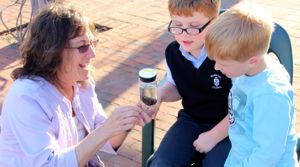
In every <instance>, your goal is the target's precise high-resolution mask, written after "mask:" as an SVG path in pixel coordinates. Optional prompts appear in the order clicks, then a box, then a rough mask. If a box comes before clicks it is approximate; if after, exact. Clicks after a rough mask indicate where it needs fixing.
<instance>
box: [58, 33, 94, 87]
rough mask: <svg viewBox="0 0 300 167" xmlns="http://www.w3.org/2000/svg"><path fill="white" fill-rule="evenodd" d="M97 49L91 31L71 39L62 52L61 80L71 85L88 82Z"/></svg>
mask: <svg viewBox="0 0 300 167" xmlns="http://www.w3.org/2000/svg"><path fill="white" fill-rule="evenodd" d="M95 47H96V39H95V37H94V36H93V34H92V33H91V32H90V31H89V30H87V32H86V33H84V34H83V35H80V36H77V37H75V38H73V39H71V40H70V41H69V45H68V47H66V48H65V49H64V50H63V52H62V64H61V66H60V67H59V70H58V73H57V75H58V78H59V80H60V81H61V82H68V83H69V84H73V83H74V82H77V81H84V80H87V79H88V78H89V72H90V67H91V59H92V58H95Z"/></svg>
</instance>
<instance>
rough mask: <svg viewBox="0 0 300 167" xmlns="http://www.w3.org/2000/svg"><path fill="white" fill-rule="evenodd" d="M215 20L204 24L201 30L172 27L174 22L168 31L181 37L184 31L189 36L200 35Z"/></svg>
mask: <svg viewBox="0 0 300 167" xmlns="http://www.w3.org/2000/svg"><path fill="white" fill-rule="evenodd" d="M212 20H213V19H211V20H209V21H208V22H207V23H206V24H204V25H203V26H202V27H200V28H196V27H188V28H180V27H171V24H172V20H171V21H170V23H169V26H168V31H169V32H170V33H172V34H174V35H179V34H182V33H183V31H185V32H186V33H187V34H189V35H198V34H200V33H201V32H202V31H203V30H204V29H205V28H206V27H207V26H208V24H209V23H210V22H211V21H212Z"/></svg>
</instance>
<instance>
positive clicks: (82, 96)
mask: <svg viewBox="0 0 300 167" xmlns="http://www.w3.org/2000/svg"><path fill="white" fill-rule="evenodd" d="M74 90H75V91H74V92H75V93H74V99H73V102H72V103H71V102H70V101H69V100H68V99H66V98H65V97H64V96H62V95H61V94H60V93H59V92H58V90H57V89H56V88H55V87H54V86H53V85H52V84H51V83H49V82H47V81H46V80H44V79H43V78H41V77H34V78H33V79H17V80H16V81H15V82H14V83H13V85H12V86H11V88H10V90H9V92H8V94H7V96H6V97H5V99H4V103H3V107H2V115H1V116H0V123H1V124H0V126H1V133H0V166H6V167H10V166H13V167H20V166H31V167H40V166H53V167H54V166H55V167H56V166H57V167H61V166H68V167H77V166H78V163H77V159H76V154H75V149H74V145H75V144H77V143H78V142H79V141H78V138H77V129H76V125H75V124H74V122H72V121H71V120H72V119H71V117H72V114H71V113H72V108H73V109H74V111H75V113H76V117H77V118H78V120H79V121H80V122H81V123H82V124H83V125H84V127H85V129H86V130H87V131H88V132H91V131H92V130H94V129H95V128H96V127H98V126H101V125H102V124H103V122H104V121H105V119H106V116H105V113H104V111H103V109H102V106H101V104H100V103H99V101H98V99H97V95H96V93H95V84H94V81H93V80H90V81H89V84H88V86H87V87H82V86H81V85H79V84H75V85H74ZM102 150H103V151H106V152H109V153H115V152H114V150H113V149H112V147H111V144H110V143H108V142H107V143H106V144H105V145H104V146H103V148H102Z"/></svg>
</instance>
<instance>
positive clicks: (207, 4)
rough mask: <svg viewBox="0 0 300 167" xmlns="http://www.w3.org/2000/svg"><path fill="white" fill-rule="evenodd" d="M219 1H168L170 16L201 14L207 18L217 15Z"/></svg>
mask: <svg viewBox="0 0 300 167" xmlns="http://www.w3.org/2000/svg"><path fill="white" fill-rule="evenodd" d="M220 5H221V0H169V6H168V8H169V12H170V15H178V16H192V15H193V12H201V13H203V14H204V15H205V16H206V17H208V18H214V17H216V16H217V15H218V14H219V10H220Z"/></svg>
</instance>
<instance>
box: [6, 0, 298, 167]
mask: <svg viewBox="0 0 300 167" xmlns="http://www.w3.org/2000/svg"><path fill="white" fill-rule="evenodd" d="M68 1H69V2H70V3H72V4H74V5H75V6H78V7H79V8H80V9H83V10H84V11H85V12H86V13H87V15H88V16H89V17H90V18H91V19H92V20H93V21H94V22H95V23H98V24H100V25H103V26H107V27H110V28H111V29H110V30H108V31H105V32H101V33H97V37H98V38H99V39H100V46H98V47H97V57H96V59H95V60H94V67H95V69H94V73H93V74H94V77H95V80H96V91H97V93H98V97H99V100H100V101H101V103H102V104H103V107H104V108H105V111H106V112H107V114H108V115H109V114H110V113H111V112H112V111H113V109H114V108H115V107H116V106H118V105H130V104H134V103H135V102H136V101H137V100H138V97H139V95H138V85H137V72H138V70H139V69H141V68H143V67H155V68H157V69H158V79H160V78H162V76H163V74H164V72H165V64H164V63H165V62H164V50H165V47H166V45H167V44H168V43H169V42H170V41H172V40H173V38H172V37H171V35H169V34H168V33H167V31H166V28H167V24H168V22H169V14H168V11H167V0H122V1H117V0H105V1H103V0H89V1H76V0H68ZM238 1H239V0H223V4H222V6H223V7H229V6H231V5H232V4H234V3H236V2H238ZM121 2H122V3H121ZM257 2H258V3H260V4H262V5H263V6H264V7H265V8H266V9H268V10H270V11H271V12H272V13H273V17H274V18H275V20H276V22H278V23H280V24H281V25H282V26H283V27H285V28H286V30H287V31H288V33H289V35H290V37H291V41H292V47H293V53H294V83H293V86H294V90H295V96H296V101H295V103H296V111H297V117H296V130H297V132H300V112H299V109H300V101H299V100H300V98H299V97H300V84H299V82H300V78H299V77H300V76H299V75H300V74H299V68H300V55H299V54H300V22H299V18H300V1H297V0H286V1H279V0H257ZM11 3H12V0H0V9H3V8H4V7H5V6H7V5H8V4H11ZM19 8H20V4H16V5H14V6H12V7H10V8H8V9H6V10H5V11H4V12H3V14H2V18H3V19H4V21H5V23H6V24H7V25H8V26H9V27H10V28H13V27H15V25H16V17H17V14H18V11H19ZM23 11H24V12H23V22H24V23H26V22H28V21H29V18H30V11H31V8H30V4H29V2H26V3H25V6H24V9H23ZM4 30H5V28H4V26H3V25H2V24H0V32H3V31H4ZM13 41H14V40H13V39H12V38H11V37H9V36H8V35H1V36H0V106H1V104H2V101H3V98H4V96H5V94H6V92H7V90H8V88H9V86H10V85H11V83H12V80H11V79H10V72H11V71H12V69H14V68H15V67H17V66H18V65H19V53H18V50H17V49H18V45H16V44H14V43H12V42H13ZM297 71H298V72H297ZM179 107H180V103H179V102H176V103H167V104H163V105H162V106H161V111H160V112H159V114H158V116H157V121H156V134H155V145H156V147H157V146H158V145H159V142H160V140H161V139H162V137H163V136H164V134H165V132H166V130H167V129H168V128H169V127H170V125H171V124H172V123H173V122H174V120H175V118H176V115H177V111H178V108H179ZM0 108H1V107H0ZM102 156H103V159H104V160H105V163H106V165H107V166H108V167H140V166H141V165H140V163H141V127H136V128H135V129H133V130H132V132H131V133H130V135H129V136H128V138H127V139H126V141H125V143H124V144H123V146H122V147H121V148H120V150H119V154H118V155H107V154H103V155H102Z"/></svg>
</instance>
